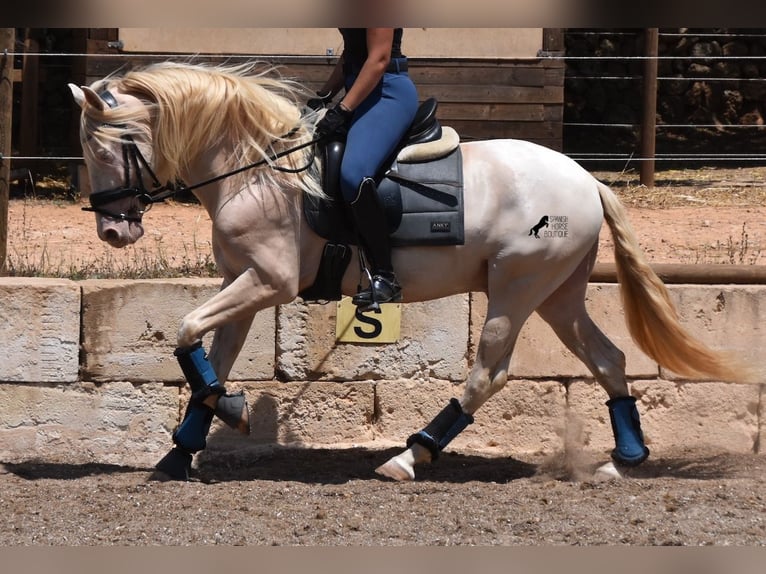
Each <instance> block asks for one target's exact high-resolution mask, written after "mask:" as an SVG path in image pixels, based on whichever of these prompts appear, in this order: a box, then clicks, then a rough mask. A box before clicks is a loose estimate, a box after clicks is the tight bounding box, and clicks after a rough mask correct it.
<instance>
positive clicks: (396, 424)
mask: <svg viewBox="0 0 766 574" xmlns="http://www.w3.org/2000/svg"><path fill="white" fill-rule="evenodd" d="M669 288H670V290H671V292H672V295H673V297H674V298H675V300H676V302H677V303H678V306H679V310H680V312H681V314H682V317H683V320H684V322H685V324H686V325H687V326H688V327H689V329H690V330H691V331H692V332H693V333H695V334H696V335H697V336H698V337H700V338H701V339H702V340H704V341H706V342H707V343H709V344H711V345H713V346H715V347H726V348H729V349H731V350H734V351H736V352H738V353H740V354H741V355H743V356H744V357H745V358H747V359H748V360H750V361H752V362H753V363H754V364H756V365H759V364H762V363H763V360H764V356H765V355H766V344H765V343H766V334H764V332H763V330H762V329H760V324H759V318H760V317H762V316H763V312H762V311H761V308H760V306H761V305H762V304H766V286H741V285H740V286H734V285H709V286H691V285H672V286H670V287H669ZM217 289H218V281H217V280H215V279H172V280H170V279H168V280H147V281H118V280H92V281H82V282H73V281H68V280H53V279H26V278H0V317H2V321H0V344H1V345H2V348H3V349H4V360H3V361H2V363H0V461H4V462H20V461H24V460H33V459H42V460H61V459H66V460H67V461H80V462H102V463H112V464H122V465H153V464H155V463H156V462H157V460H158V459H159V458H160V457H161V456H162V455H163V454H164V453H165V452H166V451H167V450H168V448H169V447H170V446H171V445H172V441H171V434H172V432H173V429H174V428H175V426H176V425H177V424H178V422H179V420H180V417H181V416H182V414H183V411H184V408H185V405H186V402H187V400H188V393H187V388H186V385H185V384H184V382H183V380H182V375H181V372H180V369H179V367H178V365H177V363H176V361H175V359H174V357H173V355H172V352H173V349H174V347H175V332H176V329H177V325H178V322H179V319H180V318H181V317H182V316H183V314H184V313H186V312H187V311H189V310H191V309H192V308H194V307H195V306H196V305H198V304H199V303H200V302H202V301H203V300H205V299H206V298H207V297H210V296H211V295H212V294H214V293H215V292H216V291H217ZM619 301H620V299H619V294H618V287H617V285H614V284H608V283H593V284H591V286H590V288H589V293H588V301H587V304H588V307H589V310H590V311H591V314H592V315H593V317H594V320H595V321H596V322H597V323H598V324H599V325H600V326H601V328H602V329H603V330H604V331H605V332H606V333H607V334H608V335H609V336H610V338H612V340H613V341H615V343H616V344H617V345H618V346H620V347H621V348H622V349H623V350H624V352H625V354H626V360H627V373H628V376H629V378H630V386H631V392H632V393H633V394H634V395H635V396H636V397H638V399H639V410H640V411H641V413H642V416H643V423H644V430H645V433H646V438H647V443H648V444H649V445H650V447H651V448H652V450H653V452H661V451H662V450H663V449H664V448H673V447H678V446H681V445H684V446H698V445H699V446H703V445H704V446H711V447H714V448H719V449H723V450H729V451H734V452H743V453H757V452H760V451H761V450H762V445H763V444H766V405H764V402H765V401H764V391H766V384H760V385H758V384H755V385H732V384H724V383H720V382H715V381H708V382H685V381H680V380H675V379H674V378H673V376H672V375H671V374H669V373H664V372H662V371H661V370H660V369H659V368H658V367H657V365H656V364H654V363H653V362H652V361H651V360H649V359H647V357H646V356H644V355H643V354H642V353H641V352H640V351H638V350H637V348H636V347H635V346H634V345H633V343H632V342H631V341H630V339H629V336H628V334H627V332H626V328H625V325H624V323H623V319H622V308H621V306H620V303H619ZM485 311H486V299H485V297H484V296H483V295H482V294H471V295H464V296H454V297H450V298H446V299H442V300H437V301H432V302H427V303H416V304H407V305H404V306H403V312H402V326H401V337H400V339H399V340H398V342H396V343H393V344H390V345H385V346H378V345H369V344H368V345H365V344H336V343H335V332H334V329H335V321H334V319H335V312H336V306H335V305H334V304H328V305H319V304H304V303H300V302H296V303H293V304H290V305H284V306H281V307H279V308H276V309H271V310H268V311H264V312H262V313H260V314H258V316H257V317H256V320H255V322H254V325H253V328H252V331H251V334H250V337H249V339H248V341H247V344H246V345H245V348H244V350H243V352H242V354H241V355H240V357H239V359H238V360H237V363H236V365H235V366H234V369H233V371H232V375H231V380H230V382H229V383H228V385H227V386H228V387H229V388H230V390H237V389H243V390H244V391H245V393H246V394H247V397H248V401H249V404H250V408H251V420H252V427H253V428H252V433H251V435H250V436H249V437H243V436H241V435H238V434H236V433H234V432H233V431H231V430H229V429H227V428H224V427H222V426H221V425H219V424H217V423H216V424H214V427H213V429H212V432H211V435H210V438H209V442H208V449H225V450H228V449H234V450H244V449H249V448H255V447H260V446H262V445H274V444H282V445H304V446H313V447H334V448H343V447H348V446H352V445H353V446H367V447H371V448H383V447H389V446H392V445H403V443H404V441H405V440H406V437H407V436H409V434H411V433H412V432H413V431H416V430H419V429H420V428H421V427H422V426H423V425H425V424H426V423H427V422H428V421H430V420H431V418H432V417H433V416H434V415H435V414H436V413H437V412H438V411H439V410H440V409H441V408H442V407H443V406H444V405H445V404H446V403H447V401H448V400H449V398H450V397H452V396H459V394H460V392H461V390H462V382H463V380H464V379H465V377H466V376H467V374H468V371H469V369H470V366H471V364H472V358H473V354H474V352H475V346H476V341H477V340H478V336H479V330H480V327H481V324H482V322H483V318H484V315H485ZM210 339H211V337H210V336H208V337H206V339H205V344H206V347H207V348H209V345H210ZM605 400H606V394H605V393H604V391H603V390H602V389H601V388H600V387H599V386H598V385H596V384H595V383H594V382H593V380H592V378H591V377H590V375H589V373H587V372H586V370H585V369H584V367H583V366H582V364H581V363H579V362H578V361H577V360H575V359H574V357H573V356H572V355H571V354H570V353H569V352H568V351H567V350H566V349H565V348H564V347H563V346H562V345H561V343H560V342H559V341H558V340H557V339H556V338H555V336H554V335H553V333H552V331H551V330H550V328H549V327H548V326H547V325H545V324H544V323H543V322H542V321H541V320H540V319H539V318H538V317H537V316H533V317H532V318H531V319H530V320H529V322H528V324H527V325H526V326H525V327H524V329H523V332H522V335H521V338H520V340H519V343H518V346H517V351H516V353H515V355H514V358H513V361H512V378H511V380H510V381H509V383H508V385H507V386H506V388H505V389H504V390H503V391H501V392H500V393H498V395H496V396H495V397H493V398H492V399H491V400H490V401H489V402H488V403H487V404H486V405H485V407H484V408H483V409H481V410H480V411H479V413H477V415H476V422H475V423H474V424H473V425H471V426H470V427H469V428H468V429H467V430H466V431H465V432H464V433H462V434H461V435H460V436H459V437H458V438H457V439H456V440H455V442H453V443H452V445H451V448H454V449H457V450H461V449H468V450H471V451H473V452H479V453H486V454H487V455H513V456H523V455H524V454H525V453H556V452H559V451H561V450H562V449H563V448H564V443H565V439H566V437H567V436H571V435H572V434H573V433H575V432H576V435H577V440H578V441H580V443H581V445H582V448H585V449H591V450H596V451H599V452H604V453H606V452H608V450H610V449H611V447H612V438H611V430H610V426H609V417H608V413H607V409H606V407H605V406H604V401H605Z"/></svg>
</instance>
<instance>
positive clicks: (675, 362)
mask: <svg viewBox="0 0 766 574" xmlns="http://www.w3.org/2000/svg"><path fill="white" fill-rule="evenodd" d="M598 189H599V195H600V196H601V205H602V206H603V209H604V218H605V220H606V222H607V225H609V229H610V231H611V233H612V237H613V239H614V256H615V264H616V267H617V280H618V281H619V283H620V293H621V295H622V302H623V306H624V309H625V321H626V323H627V326H628V330H629V331H630V334H631V337H632V338H633V340H634V341H635V343H636V344H637V345H638V347H639V348H640V349H641V350H642V351H643V352H644V353H646V354H647V355H648V356H649V357H651V358H652V359H654V360H655V361H657V363H659V364H660V365H661V366H662V367H665V368H667V369H669V370H671V371H673V372H674V373H676V374H678V375H681V376H683V377H688V378H703V379H712V380H717V381H728V382H739V383H745V382H757V377H756V373H755V372H754V371H753V370H752V369H750V368H748V367H745V366H744V365H742V364H741V363H740V362H739V361H738V360H737V359H736V358H735V357H733V356H731V355H730V354H728V353H724V352H719V351H716V350H713V349H711V348H709V347H708V346H706V345H705V344H704V343H702V342H701V341H699V340H697V339H696V338H694V337H693V336H692V335H691V334H689V333H688V332H687V331H686V330H685V329H684V328H683V326H682V325H681V322H680V321H679V318H678V314H677V312H676V309H675V306H674V305H673V303H672V301H671V299H670V293H669V292H668V289H667V287H666V286H665V284H664V283H663V282H662V280H661V279H660V278H659V277H658V276H657V274H656V273H655V272H654V271H653V270H652V268H651V267H650V266H649V264H648V262H647V261H646V258H645V257H644V255H643V253H642V251H641V248H640V246H639V244H638V240H637V238H636V235H635V233H634V232H633V229H632V228H631V226H630V223H629V222H628V219H627V215H626V212H625V209H624V208H623V206H622V204H621V203H620V200H619V199H618V198H617V196H616V195H615V194H614V192H612V190H611V189H610V188H609V187H607V186H606V185H604V184H602V183H600V182H599V184H598Z"/></svg>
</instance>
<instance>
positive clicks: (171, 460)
mask: <svg viewBox="0 0 766 574" xmlns="http://www.w3.org/2000/svg"><path fill="white" fill-rule="evenodd" d="M191 464H192V455H190V454H189V453H188V452H184V451H182V450H181V449H179V448H173V449H171V450H170V452H169V453H168V454H166V455H165V456H164V457H162V460H160V462H158V463H157V465H156V466H155V467H154V468H155V470H157V471H158V472H160V473H162V474H164V475H165V476H167V477H168V479H170V480H183V481H186V480H189V474H190V473H191ZM155 478H159V477H157V475H156V474H155Z"/></svg>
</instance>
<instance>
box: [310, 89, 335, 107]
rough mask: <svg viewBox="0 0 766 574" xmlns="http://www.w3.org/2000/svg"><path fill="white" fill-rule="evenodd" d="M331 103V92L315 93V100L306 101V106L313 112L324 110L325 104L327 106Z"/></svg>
mask: <svg viewBox="0 0 766 574" xmlns="http://www.w3.org/2000/svg"><path fill="white" fill-rule="evenodd" d="M331 101H332V94H331V92H327V93H326V94H321V93H319V92H317V97H316V98H310V99H309V100H307V101H306V106H307V107H309V108H311V109H312V110H314V111H318V110H321V109H322V108H324V107H325V106H326V105H327V104H329V103H330V102H331Z"/></svg>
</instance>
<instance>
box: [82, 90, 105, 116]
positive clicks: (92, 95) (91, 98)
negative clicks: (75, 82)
mask: <svg viewBox="0 0 766 574" xmlns="http://www.w3.org/2000/svg"><path fill="white" fill-rule="evenodd" d="M82 93H83V94H85V101H86V102H88V103H89V104H90V105H91V106H93V107H94V108H96V109H97V110H98V111H100V112H103V111H104V110H106V107H107V106H106V102H105V101H104V100H102V99H101V96H99V95H98V94H97V93H96V92H95V91H94V90H93V89H92V88H89V87H88V86H83V87H82Z"/></svg>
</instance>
